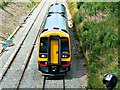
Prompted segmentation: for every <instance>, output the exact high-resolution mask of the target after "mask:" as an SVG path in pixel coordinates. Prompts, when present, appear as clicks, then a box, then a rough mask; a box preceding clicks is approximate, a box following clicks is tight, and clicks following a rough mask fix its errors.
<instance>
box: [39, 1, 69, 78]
mask: <svg viewBox="0 0 120 90" xmlns="http://www.w3.org/2000/svg"><path fill="white" fill-rule="evenodd" d="M70 66H71V43H70V33H69V28H68V23H67V14H66V8H65V6H64V5H63V4H60V3H55V4H51V5H50V7H49V9H48V13H47V16H46V18H45V21H44V24H43V27H42V31H41V33H40V35H39V37H38V70H39V71H41V72H42V73H43V74H44V75H52V76H57V75H65V74H66V73H67V72H68V71H70Z"/></svg>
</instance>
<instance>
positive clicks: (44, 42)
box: [40, 37, 48, 53]
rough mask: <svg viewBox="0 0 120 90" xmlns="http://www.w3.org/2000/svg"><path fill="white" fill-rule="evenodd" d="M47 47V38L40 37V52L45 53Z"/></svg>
mask: <svg viewBox="0 0 120 90" xmlns="http://www.w3.org/2000/svg"><path fill="white" fill-rule="evenodd" d="M47 48H48V38H47V37H42V38H41V39H40V53H47Z"/></svg>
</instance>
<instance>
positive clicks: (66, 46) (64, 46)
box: [61, 38, 69, 53]
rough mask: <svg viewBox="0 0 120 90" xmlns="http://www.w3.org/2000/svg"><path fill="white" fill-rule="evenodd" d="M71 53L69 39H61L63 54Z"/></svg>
mask: <svg viewBox="0 0 120 90" xmlns="http://www.w3.org/2000/svg"><path fill="white" fill-rule="evenodd" d="M64 52H67V53H69V42H68V38H61V53H64Z"/></svg>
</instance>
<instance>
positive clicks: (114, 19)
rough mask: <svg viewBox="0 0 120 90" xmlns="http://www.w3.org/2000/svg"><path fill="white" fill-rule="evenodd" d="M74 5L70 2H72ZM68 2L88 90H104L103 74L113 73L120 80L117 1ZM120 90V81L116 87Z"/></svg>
mask: <svg viewBox="0 0 120 90" xmlns="http://www.w3.org/2000/svg"><path fill="white" fill-rule="evenodd" d="M71 3H72V4H73V2H71ZM71 3H68V6H69V9H70V11H71V12H74V11H73V10H74V9H73V8H76V9H78V10H76V12H75V13H74V14H73V13H72V17H73V23H74V28H75V31H74V32H75V33H76V37H77V40H79V42H80V48H81V50H82V53H83V55H84V56H85V58H86V60H87V68H88V88H104V86H103V84H102V79H103V75H104V74H105V73H109V72H112V73H114V74H115V75H117V77H119V80H120V73H119V72H120V71H118V70H119V68H118V45H119V44H120V40H118V28H119V26H120V25H119V17H118V12H119V9H118V6H119V4H120V3H119V2H102V3H100V2H96V3H95V2H77V4H76V6H74V7H73V6H72V9H71V5H70V4H71ZM117 88H118V90H119V89H120V81H119V82H118V85H117Z"/></svg>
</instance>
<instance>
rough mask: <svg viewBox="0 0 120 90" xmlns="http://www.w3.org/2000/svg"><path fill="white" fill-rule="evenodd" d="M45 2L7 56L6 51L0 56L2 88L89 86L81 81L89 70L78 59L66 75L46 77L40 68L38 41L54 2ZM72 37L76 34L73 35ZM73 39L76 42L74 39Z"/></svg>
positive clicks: (0, 85) (29, 20)
mask: <svg viewBox="0 0 120 90" xmlns="http://www.w3.org/2000/svg"><path fill="white" fill-rule="evenodd" d="M43 1H44V2H41V4H40V5H39V6H38V7H37V8H35V10H34V11H33V13H32V15H31V17H29V18H28V20H27V21H26V23H25V24H24V25H23V26H22V27H21V28H20V30H19V32H18V33H17V34H16V36H15V37H14V41H13V42H14V44H15V46H14V47H11V48H9V51H8V52H9V53H8V52H7V51H6V52H4V53H5V54H6V56H5V54H4V55H3V57H2V58H0V63H2V62H3V65H0V66H1V67H0V69H1V70H2V71H1V72H2V73H0V87H1V88H17V89H20V88H42V89H43V90H45V89H46V88H58V89H63V90H65V89H66V88H83V87H85V86H86V85H85V83H86V82H85V81H82V82H81V81H80V80H82V79H81V78H85V77H86V70H84V69H85V68H84V67H83V66H82V65H80V64H79V61H76V60H74V61H73V62H72V63H73V64H72V70H71V71H70V73H68V74H67V75H66V76H65V77H61V78H59V77H57V78H51V77H44V76H42V73H41V72H40V71H38V69H37V65H38V63H37V50H38V43H37V42H36V41H37V37H38V35H39V30H40V26H41V25H42V22H43V21H44V17H45V14H46V12H47V9H48V7H49V5H50V4H51V3H50V2H49V1H48V0H43ZM56 2H57V1H56ZM52 3H53V2H52ZM71 33H72V32H71ZM71 36H73V35H72V34H71ZM71 38H73V37H71ZM18 41H19V42H18ZM73 41H74V43H75V40H74V38H73ZM73 59H74V57H73ZM83 80H84V79H83Z"/></svg>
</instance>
